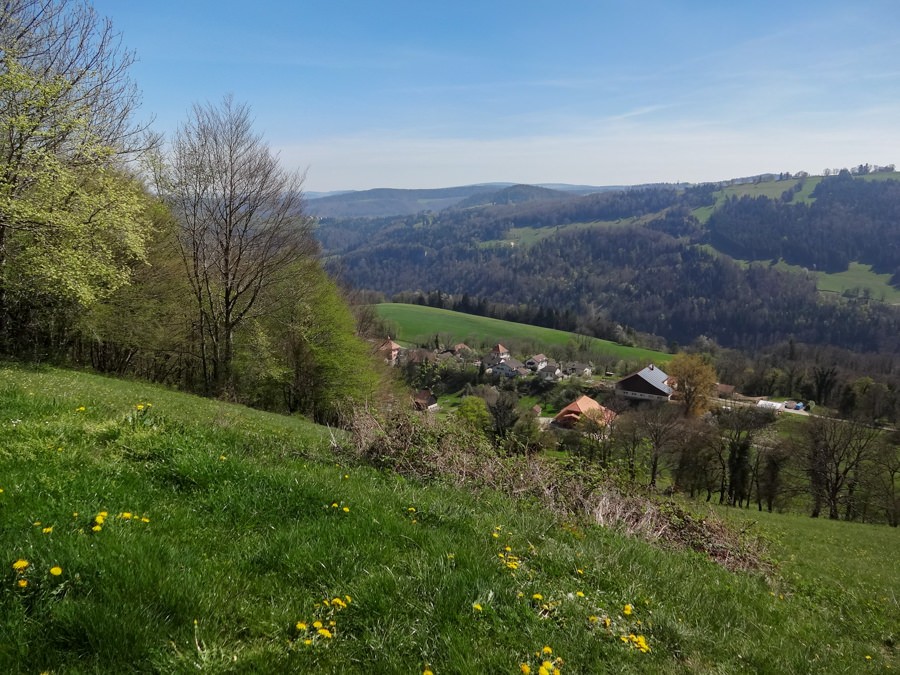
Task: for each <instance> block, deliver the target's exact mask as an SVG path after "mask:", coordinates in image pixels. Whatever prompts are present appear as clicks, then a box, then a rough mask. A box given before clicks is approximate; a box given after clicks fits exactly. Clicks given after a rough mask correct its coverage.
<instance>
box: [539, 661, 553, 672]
mask: <svg viewBox="0 0 900 675" xmlns="http://www.w3.org/2000/svg"><path fill="white" fill-rule="evenodd" d="M541 668H546V669H547V672H553V664H552V663H551V662H550V661H544V662H543V663H541Z"/></svg>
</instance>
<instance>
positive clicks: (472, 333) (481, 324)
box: [375, 302, 672, 363]
mask: <svg viewBox="0 0 900 675" xmlns="http://www.w3.org/2000/svg"><path fill="white" fill-rule="evenodd" d="M375 307H376V310H377V312H378V316H380V317H381V318H382V319H385V320H387V321H389V322H392V323H393V324H394V325H395V326H396V327H397V329H398V333H397V335H396V336H392V337H395V338H397V339H398V340H401V341H404V342H408V343H417V342H427V341H429V340H430V339H432V338H434V336H435V335H442V336H443V335H450V336H452V338H453V339H454V340H459V341H462V342H466V341H471V342H473V343H478V342H482V343H484V344H496V343H497V342H501V343H507V342H519V343H531V344H533V345H534V346H535V348H536V349H540V348H541V347H543V346H553V347H563V346H565V345H567V344H569V343H572V342H581V341H586V343H587V344H588V345H590V347H591V349H593V350H594V351H596V352H597V353H598V354H606V355H609V356H610V357H613V358H617V359H625V360H633V361H641V362H644V361H646V362H648V363H649V362H650V361H655V362H656V363H665V362H667V361H669V360H671V358H672V354H667V353H665V352H657V351H654V350H652V349H642V348H640V347H627V346H624V345H620V344H616V343H615V342H610V341H609V340H600V339H599V338H592V337H586V336H583V335H578V334H576V333H568V332H566V331H562V330H555V329H553V328H542V327H540V326H529V325H528V324H524V323H513V322H512V321H503V320H501V319H491V318H488V317H484V316H475V315H473V314H463V313H461V312H453V311H450V310H448V309H438V308H436V307H426V306H424V305H405V304H400V303H391V302H386V303H382V304H379V305H376V306H375Z"/></svg>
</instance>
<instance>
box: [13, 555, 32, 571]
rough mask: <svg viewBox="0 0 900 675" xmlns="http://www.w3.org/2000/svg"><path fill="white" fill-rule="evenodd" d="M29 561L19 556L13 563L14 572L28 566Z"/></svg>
mask: <svg viewBox="0 0 900 675" xmlns="http://www.w3.org/2000/svg"><path fill="white" fill-rule="evenodd" d="M30 564H31V563H30V562H28V561H27V560H25V559H24V558H19V559H18V560H16V562H14V563H13V569H14V570H15V571H16V572H21V571H22V570H24V569H25V568H26V567H28V566H29V565H30Z"/></svg>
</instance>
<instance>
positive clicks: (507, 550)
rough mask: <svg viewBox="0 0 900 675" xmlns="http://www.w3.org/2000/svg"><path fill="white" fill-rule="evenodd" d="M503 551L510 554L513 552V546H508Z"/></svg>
mask: <svg viewBox="0 0 900 675" xmlns="http://www.w3.org/2000/svg"><path fill="white" fill-rule="evenodd" d="M503 550H504V551H506V552H507V553H510V552H511V551H512V546H506V547H505V548H504V549H503Z"/></svg>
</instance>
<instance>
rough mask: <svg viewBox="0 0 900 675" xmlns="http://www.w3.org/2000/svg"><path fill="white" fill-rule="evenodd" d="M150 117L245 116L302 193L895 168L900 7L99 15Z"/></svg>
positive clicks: (203, 9)
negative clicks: (207, 107)
mask: <svg viewBox="0 0 900 675" xmlns="http://www.w3.org/2000/svg"><path fill="white" fill-rule="evenodd" d="M94 6H95V7H96V9H97V11H98V12H99V13H100V14H103V15H106V16H109V17H110V18H111V19H112V21H113V23H114V25H115V26H116V28H117V29H118V30H119V31H120V32H121V34H122V39H123V42H124V43H125V44H126V45H127V46H128V47H130V48H131V49H133V50H134V51H135V52H136V54H137V57H138V59H139V60H138V63H137V64H136V65H135V67H134V69H133V76H134V78H135V80H136V81H137V83H138V86H139V87H140V88H141V90H142V91H143V101H144V107H143V110H142V114H143V116H145V117H154V118H155V122H154V125H155V127H156V128H157V129H158V130H159V131H162V132H164V133H166V134H171V132H172V131H174V129H175V128H176V127H177V125H178V124H179V123H180V122H181V121H183V120H184V119H186V117H187V115H188V112H189V109H190V107H191V105H192V103H194V102H201V103H205V102H209V101H212V102H216V101H219V100H221V98H222V97H223V96H224V95H225V94H232V95H234V97H235V99H236V100H238V101H241V102H246V103H248V104H249V105H250V106H251V107H252V109H253V113H254V117H255V121H256V129H257V130H258V131H259V132H260V133H261V134H263V135H264V137H265V138H266V140H267V141H268V142H269V144H270V145H271V146H272V148H273V149H275V150H276V151H278V152H279V153H280V155H281V158H282V161H283V163H284V164H285V165H287V166H289V167H291V168H294V167H297V168H301V169H306V170H307V180H306V188H307V189H308V190H310V191H328V190H342V189H368V188H375V187H402V188H422V187H444V186H450V185H463V184H470V183H480V182H493V181H504V182H505V181H509V182H523V183H578V184H591V185H611V184H635V183H646V182H661V181H662V182H674V181H704V180H719V179H725V178H730V177H736V176H745V175H752V174H756V173H762V172H767V171H776V172H778V171H792V172H793V171H799V170H806V171H809V172H810V173H820V172H821V171H822V169H824V168H826V167H828V168H836V167H843V166H850V165H855V164H859V163H861V162H871V163H876V164H888V163H896V164H900V58H898V57H900V3H898V2H896V1H895V0H884V1H879V0H872V1H869V2H865V1H855V2H848V1H846V0H842V1H841V2H831V1H829V0H818V1H807V0H794V1H793V2H784V1H782V2H769V1H767V0H762V1H757V2H752V3H731V2H719V1H718V0H708V1H704V2H701V1H699V0H695V1H678V0H668V1H665V0H659V1H638V0H631V1H628V0H595V1H593V2H580V1H567V2H555V3H553V2H547V1H544V2H532V1H529V0H520V1H518V2H507V1H505V0H504V1H491V0H488V1H487V2H485V1H484V0H482V2H469V1H468V0H456V1H455V2H452V3H449V2H441V3H438V2H428V1H423V0H418V1H417V2H392V1H390V0H387V1H385V2H381V3H376V2H371V1H356V0H354V1H341V0H331V1H328V2H326V1H325V0H321V1H320V0H306V1H304V2H298V1H294V2H280V1H278V2H276V1H274V0H272V1H269V0H258V1H257V2H255V3H251V2H230V1H222V0H219V1H216V2H208V1H205V0H202V1H195V0H181V1H180V2H170V1H169V0H155V1H154V2H146V1H145V2H138V0H96V1H95V2H94Z"/></svg>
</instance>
